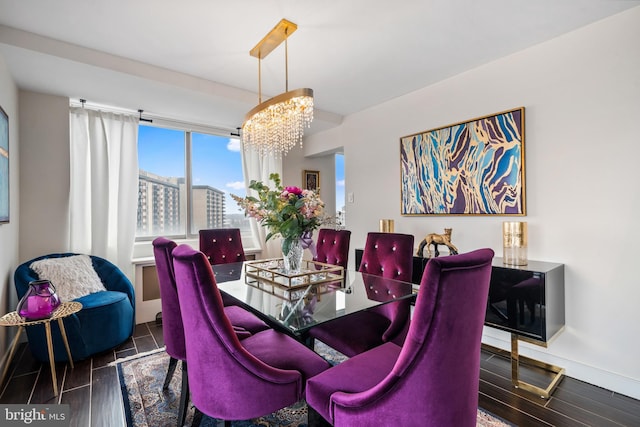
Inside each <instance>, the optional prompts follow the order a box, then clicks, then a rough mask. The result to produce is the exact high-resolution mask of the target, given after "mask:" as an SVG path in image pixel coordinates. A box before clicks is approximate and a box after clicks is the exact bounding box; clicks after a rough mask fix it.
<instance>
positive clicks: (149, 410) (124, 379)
mask: <svg viewBox="0 0 640 427" xmlns="http://www.w3.org/2000/svg"><path fill="white" fill-rule="evenodd" d="M316 351H317V352H318V353H319V354H320V355H322V356H323V357H324V358H325V359H326V360H327V361H329V363H331V364H334V365H335V364H338V363H340V362H342V361H343V360H345V359H346V357H345V356H343V355H342V354H340V353H338V352H336V351H335V350H333V349H332V348H331V347H328V346H326V345H324V344H322V343H321V342H318V341H317V342H316ZM114 364H115V365H116V366H117V368H118V376H119V378H120V387H121V390H122V398H123V402H124V408H125V412H126V418H127V425H128V426H129V427H162V426H175V425H176V423H177V413H178V407H179V405H180V388H181V387H180V386H181V384H180V378H181V375H182V372H181V370H180V363H178V366H177V368H176V371H175V373H174V375H173V379H172V380H171V384H170V386H169V389H168V390H167V391H164V390H162V384H163V382H164V378H165V375H166V373H167V367H168V366H169V356H168V355H167V353H165V352H164V351H156V352H152V353H151V354H141V355H138V357H136V356H134V357H132V358H127V359H123V360H116V362H115V363H114ZM193 415H194V408H193V406H191V407H190V408H189V411H188V413H187V420H186V422H185V425H187V426H190V425H191V422H192V420H193ZM200 425H201V426H202V427H217V426H218V425H222V423H221V422H219V421H218V420H215V419H213V418H209V417H207V416H206V415H205V416H204V417H203V419H202V422H201V424H200ZM232 425H233V427H254V426H255V427H275V426H278V427H306V426H307V405H306V403H305V402H304V401H302V402H298V403H296V404H294V405H291V406H288V407H286V408H283V409H281V410H279V411H276V412H274V413H273V414H269V415H265V416H263V417H260V418H256V419H253V420H247V421H234V422H233V423H232ZM477 425H478V426H481V427H509V426H512V424H509V423H506V422H504V421H502V420H501V419H499V418H496V417H495V416H493V415H491V414H489V413H487V412H485V411H483V410H481V409H478V423H477Z"/></svg>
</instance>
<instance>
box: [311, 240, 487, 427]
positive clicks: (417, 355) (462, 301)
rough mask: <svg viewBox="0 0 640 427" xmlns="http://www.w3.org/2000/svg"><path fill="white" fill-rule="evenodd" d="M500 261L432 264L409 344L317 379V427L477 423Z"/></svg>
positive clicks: (462, 426)
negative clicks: (489, 308)
mask: <svg viewBox="0 0 640 427" xmlns="http://www.w3.org/2000/svg"><path fill="white" fill-rule="evenodd" d="M492 258H493V250H491V249H478V250H476V251H473V252H469V253H466V254H461V255H452V256H448V257H440V258H432V259H431V260H429V262H428V263H427V266H426V268H425V270H424V273H423V276H422V281H421V283H420V290H419V292H418V299H417V302H416V306H415V310H414V314H413V317H412V319H411V322H410V326H409V331H408V334H407V337H406V339H405V341H404V344H403V345H402V346H399V345H397V344H395V343H392V342H387V343H385V344H383V345H381V346H379V347H376V348H374V349H371V350H369V351H367V352H364V353H361V354H359V355H357V356H355V357H352V358H351V359H349V360H347V361H345V362H343V363H342V364H340V365H337V366H336V367H334V368H332V369H330V370H328V371H326V372H323V373H321V374H319V375H317V376H315V377H313V378H311V379H309V380H308V381H307V397H306V400H307V403H308V405H309V426H314V425H325V424H326V423H327V422H329V423H331V424H333V425H335V426H356V425H358V426H360V425H363V426H364V425H380V426H387V425H398V426H408V425H420V426H437V427H440V426H456V427H471V426H475V425H476V418H477V409H478V387H479V381H480V347H481V338H482V327H483V324H484V316H485V310H486V305H487V296H488V293H489V281H490V277H491V260H492Z"/></svg>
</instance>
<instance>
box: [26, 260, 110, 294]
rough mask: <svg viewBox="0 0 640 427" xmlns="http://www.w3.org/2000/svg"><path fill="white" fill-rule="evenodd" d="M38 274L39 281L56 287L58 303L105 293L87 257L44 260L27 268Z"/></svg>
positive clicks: (35, 262)
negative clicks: (46, 281) (47, 282)
mask: <svg viewBox="0 0 640 427" xmlns="http://www.w3.org/2000/svg"><path fill="white" fill-rule="evenodd" d="M29 267H30V268H31V269H32V270H33V271H35V272H36V273H38V278H39V279H40V280H45V279H46V280H49V281H50V282H51V283H53V286H55V287H56V292H57V294H58V296H59V297H60V301H63V302H64V301H72V300H74V299H76V298H80V297H83V296H85V295H89V294H92V293H94V292H99V291H106V290H107V289H106V288H105V287H104V285H103V284H102V282H101V281H100V278H99V277H98V274H97V273H96V271H95V270H94V269H93V265H92V264H91V258H90V257H89V256H88V255H73V256H68V257H61V258H45V259H41V260H39V261H34V262H32V263H31V265H30V266H29Z"/></svg>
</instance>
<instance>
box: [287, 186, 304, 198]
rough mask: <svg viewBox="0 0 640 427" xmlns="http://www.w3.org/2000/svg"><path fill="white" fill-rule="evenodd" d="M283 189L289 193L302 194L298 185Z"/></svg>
mask: <svg viewBox="0 0 640 427" xmlns="http://www.w3.org/2000/svg"><path fill="white" fill-rule="evenodd" d="M284 191H287V192H289V193H291V194H295V195H296V196H301V195H302V190H301V189H300V188H299V187H285V188H284Z"/></svg>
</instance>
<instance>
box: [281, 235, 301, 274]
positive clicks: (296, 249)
mask: <svg viewBox="0 0 640 427" xmlns="http://www.w3.org/2000/svg"><path fill="white" fill-rule="evenodd" d="M285 246H286V245H285V240H283V241H282V258H283V259H284V272H285V273H287V274H295V273H299V272H300V269H301V268H302V256H303V255H304V249H303V248H302V242H301V241H300V239H295V240H293V241H292V242H291V244H290V245H289V251H288V252H285Z"/></svg>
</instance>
